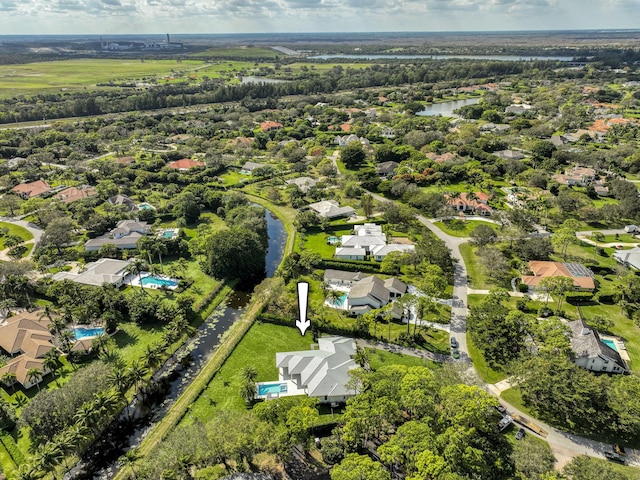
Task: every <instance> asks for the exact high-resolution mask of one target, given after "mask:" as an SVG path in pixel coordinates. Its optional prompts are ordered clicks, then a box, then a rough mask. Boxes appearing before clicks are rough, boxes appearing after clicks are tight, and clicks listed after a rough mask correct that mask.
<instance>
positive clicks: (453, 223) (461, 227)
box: [434, 219, 495, 237]
mask: <svg viewBox="0 0 640 480" xmlns="http://www.w3.org/2000/svg"><path fill="white" fill-rule="evenodd" d="M434 225H435V226H436V227H438V228H439V229H440V230H442V231H443V232H444V233H446V234H448V235H451V236H452V237H468V236H469V234H470V233H471V231H472V230H473V229H474V228H476V227H477V226H478V225H489V226H490V227H492V228H494V230H495V226H494V225H493V224H492V223H491V222H483V221H482V220H462V219H454V220H444V221H442V222H434Z"/></svg>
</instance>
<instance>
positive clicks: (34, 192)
mask: <svg viewBox="0 0 640 480" xmlns="http://www.w3.org/2000/svg"><path fill="white" fill-rule="evenodd" d="M11 191H12V192H15V193H17V194H18V195H20V196H21V197H22V198H25V199H27V198H33V197H37V196H39V195H42V194H44V193H47V192H49V191H51V187H50V186H49V184H48V183H47V182H45V181H44V180H36V181H35V182H31V183H21V184H20V185H16V186H15V187H13V188H12V189H11Z"/></svg>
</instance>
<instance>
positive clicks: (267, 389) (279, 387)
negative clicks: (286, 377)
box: [258, 383, 287, 395]
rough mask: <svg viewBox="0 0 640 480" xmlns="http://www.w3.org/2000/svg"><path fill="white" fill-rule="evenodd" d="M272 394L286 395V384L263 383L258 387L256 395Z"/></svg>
mask: <svg viewBox="0 0 640 480" xmlns="http://www.w3.org/2000/svg"><path fill="white" fill-rule="evenodd" d="M269 393H271V394H274V393H278V394H280V393H287V384H286V383H264V384H262V385H258V395H267V394H269Z"/></svg>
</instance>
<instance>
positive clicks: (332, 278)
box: [324, 268, 365, 287]
mask: <svg viewBox="0 0 640 480" xmlns="http://www.w3.org/2000/svg"><path fill="white" fill-rule="evenodd" d="M364 277H365V275H363V274H362V273H361V272H346V271H344V270H332V269H330V268H328V269H326V270H325V271H324V282H325V283H326V284H327V285H329V286H332V287H350V286H351V285H353V284H354V283H355V282H357V281H358V280H362V279H363V278H364Z"/></svg>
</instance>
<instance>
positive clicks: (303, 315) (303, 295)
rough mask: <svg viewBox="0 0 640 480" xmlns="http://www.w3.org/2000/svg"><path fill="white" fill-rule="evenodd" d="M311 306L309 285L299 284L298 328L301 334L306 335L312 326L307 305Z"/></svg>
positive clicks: (305, 283)
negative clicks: (308, 317)
mask: <svg viewBox="0 0 640 480" xmlns="http://www.w3.org/2000/svg"><path fill="white" fill-rule="evenodd" d="M308 304H309V284H308V283H307V282H300V283H298V312H300V320H296V327H298V330H300V334H301V335H304V332H306V331H307V328H309V327H310V326H311V321H310V320H307V305H308Z"/></svg>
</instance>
